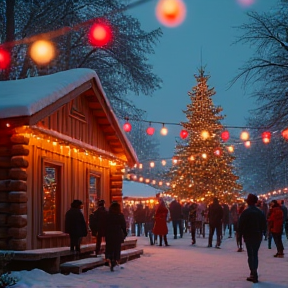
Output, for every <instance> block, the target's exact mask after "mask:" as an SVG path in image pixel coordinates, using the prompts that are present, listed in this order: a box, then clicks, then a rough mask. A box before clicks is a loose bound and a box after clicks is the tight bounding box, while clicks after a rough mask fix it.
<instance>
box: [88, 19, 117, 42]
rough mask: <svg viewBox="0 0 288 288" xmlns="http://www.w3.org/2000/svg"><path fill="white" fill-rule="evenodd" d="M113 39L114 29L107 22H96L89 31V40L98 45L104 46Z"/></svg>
mask: <svg viewBox="0 0 288 288" xmlns="http://www.w3.org/2000/svg"><path fill="white" fill-rule="evenodd" d="M111 40H112V29H111V27H110V25H109V24H107V23H103V22H102V23H95V24H94V25H92V27H91V28H90V31H89V42H90V43H91V45H93V46H96V47H103V46H105V45H107V44H108V43H109V42H110V41H111Z"/></svg>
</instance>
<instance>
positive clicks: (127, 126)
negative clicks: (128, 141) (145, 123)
mask: <svg viewBox="0 0 288 288" xmlns="http://www.w3.org/2000/svg"><path fill="white" fill-rule="evenodd" d="M128 120H129V119H128V118H126V123H125V124H124V125H123V130H124V131H125V132H130V131H131V129H132V126H131V124H130V123H129V122H128Z"/></svg>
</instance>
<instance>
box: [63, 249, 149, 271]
mask: <svg viewBox="0 0 288 288" xmlns="http://www.w3.org/2000/svg"><path fill="white" fill-rule="evenodd" d="M142 254H143V250H142V249H127V250H122V251H121V258H120V263H125V262H127V261H128V260H132V259H135V258H139V257H140V255H142ZM104 264H105V259H104V258H103V257H99V258H97V257H94V258H85V259H81V260H76V261H70V262H65V263H62V264H61V265H60V271H61V273H63V274H69V273H74V274H80V273H82V272H84V271H87V270H90V269H93V268H96V267H98V266H103V265H104Z"/></svg>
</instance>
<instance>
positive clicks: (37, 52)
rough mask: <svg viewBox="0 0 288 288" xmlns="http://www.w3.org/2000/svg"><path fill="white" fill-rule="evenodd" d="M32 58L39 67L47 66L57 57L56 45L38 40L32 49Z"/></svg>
mask: <svg viewBox="0 0 288 288" xmlns="http://www.w3.org/2000/svg"><path fill="white" fill-rule="evenodd" d="M29 52H30V57H31V59H32V60H33V61H34V62H35V63H36V64H38V65H47V64H49V63H50V62H51V61H52V60H53V59H54V57H55V55H56V52H55V47H54V44H53V43H52V42H50V41H47V40H37V41H35V42H34V43H33V44H32V45H31V47H30V51H29Z"/></svg>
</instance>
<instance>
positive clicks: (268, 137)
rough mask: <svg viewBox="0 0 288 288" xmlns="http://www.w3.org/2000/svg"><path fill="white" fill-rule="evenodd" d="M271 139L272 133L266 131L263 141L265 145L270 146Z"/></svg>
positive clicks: (263, 134)
mask: <svg viewBox="0 0 288 288" xmlns="http://www.w3.org/2000/svg"><path fill="white" fill-rule="evenodd" d="M270 139H271V133H270V132H268V131H266V132H263V133H262V141H263V142H264V143H265V144H268V143H269V142H270Z"/></svg>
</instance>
